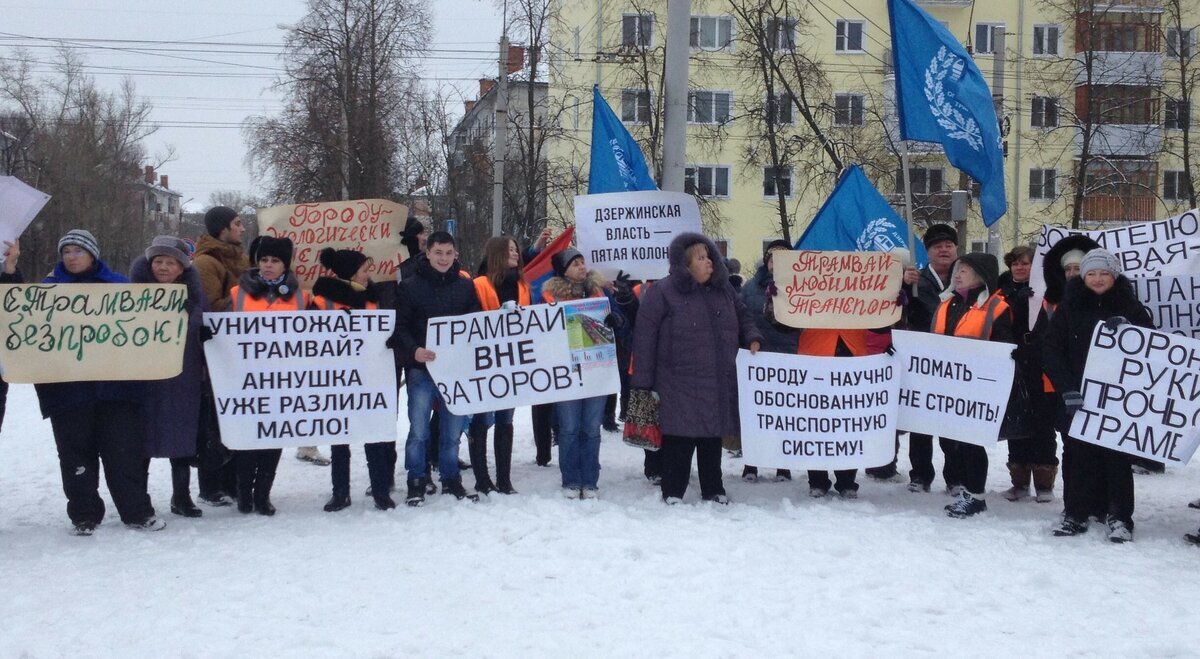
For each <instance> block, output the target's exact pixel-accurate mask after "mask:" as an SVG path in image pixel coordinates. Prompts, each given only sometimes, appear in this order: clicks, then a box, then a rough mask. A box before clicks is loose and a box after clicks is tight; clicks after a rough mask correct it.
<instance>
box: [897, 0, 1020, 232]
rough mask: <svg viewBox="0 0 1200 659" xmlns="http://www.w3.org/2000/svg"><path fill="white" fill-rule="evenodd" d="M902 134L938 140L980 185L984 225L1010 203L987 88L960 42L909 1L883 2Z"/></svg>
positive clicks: (950, 157) (958, 164)
mask: <svg viewBox="0 0 1200 659" xmlns="http://www.w3.org/2000/svg"><path fill="white" fill-rule="evenodd" d="M888 17H889V20H890V21H891V27H892V57H893V58H894V62H895V69H896V112H897V114H898V115H899V118H900V138H901V139H905V140H916V141H919V142H937V143H940V144H941V145H942V148H943V149H944V150H945V152H946V158H947V159H949V160H950V164H952V165H954V166H955V167H957V168H959V169H961V170H962V171H964V172H966V173H967V174H970V175H971V178H973V179H975V180H976V181H978V182H979V186H980V188H981V192H980V195H979V207H980V209H981V210H982V212H983V223H984V224H986V225H988V226H991V225H992V224H993V223H995V221H996V220H998V219H1000V216H1001V215H1004V212H1005V210H1006V208H1007V201H1006V200H1005V197H1004V150H1003V147H1002V146H1001V144H1000V124H999V123H998V122H997V121H996V108H995V106H994V105H993V104H992V92H991V90H990V89H989V88H988V85H987V82H986V81H984V79H983V74H981V73H980V72H979V67H978V66H975V62H974V60H972V59H971V56H970V55H968V54H967V51H966V49H965V48H963V46H962V44H960V43H959V42H958V40H957V39H955V38H954V35H952V34H950V31H949V30H947V29H946V28H945V27H944V26H942V24H941V23H939V22H938V21H937V20H935V19H934V18H933V17H932V16H930V15H929V14H927V13H925V11H924V10H922V9H921V8H920V7H917V6H916V5H915V4H913V2H912V0H888Z"/></svg>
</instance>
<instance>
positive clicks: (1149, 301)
mask: <svg viewBox="0 0 1200 659" xmlns="http://www.w3.org/2000/svg"><path fill="white" fill-rule="evenodd" d="M1129 281H1130V283H1132V284H1133V289H1134V291H1135V292H1136V293H1137V297H1138V299H1139V300H1141V302H1142V304H1144V305H1145V306H1146V309H1147V310H1148V311H1149V312H1150V316H1151V317H1152V318H1153V319H1154V325H1155V327H1157V328H1158V329H1160V330H1162V331H1164V332H1167V333H1169V334H1180V335H1183V336H1186V337H1190V338H1193V339H1195V338H1200V275H1181V276H1178V277H1134V278H1133V279H1130V280H1129Z"/></svg>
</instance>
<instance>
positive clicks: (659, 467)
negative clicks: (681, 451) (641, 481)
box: [642, 448, 663, 478]
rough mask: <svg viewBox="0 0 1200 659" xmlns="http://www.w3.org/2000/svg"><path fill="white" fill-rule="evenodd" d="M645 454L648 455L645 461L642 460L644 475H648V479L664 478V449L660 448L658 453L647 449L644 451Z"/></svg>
mask: <svg viewBox="0 0 1200 659" xmlns="http://www.w3.org/2000/svg"><path fill="white" fill-rule="evenodd" d="M643 452H644V453H645V454H646V457H645V459H644V460H642V473H643V474H645V475H646V478H654V477H658V478H662V475H663V454H662V449H661V448H660V449H659V450H657V451H646V450H645V449H643Z"/></svg>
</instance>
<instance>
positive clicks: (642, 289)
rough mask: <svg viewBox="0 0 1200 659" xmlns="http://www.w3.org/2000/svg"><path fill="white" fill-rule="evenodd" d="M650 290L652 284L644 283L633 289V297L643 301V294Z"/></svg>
mask: <svg viewBox="0 0 1200 659" xmlns="http://www.w3.org/2000/svg"><path fill="white" fill-rule="evenodd" d="M649 288H650V282H648V281H646V282H642V283H640V284H638V285H637V286H634V287H633V296H634V297H636V298H637V299H639V300H640V299H642V293H643V292H645V291H646V290H648V289H649Z"/></svg>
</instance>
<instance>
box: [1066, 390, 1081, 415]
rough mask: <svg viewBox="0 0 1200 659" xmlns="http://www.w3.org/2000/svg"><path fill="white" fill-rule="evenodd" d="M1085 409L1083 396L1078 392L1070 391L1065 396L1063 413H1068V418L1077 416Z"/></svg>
mask: <svg viewBox="0 0 1200 659" xmlns="http://www.w3.org/2000/svg"><path fill="white" fill-rule="evenodd" d="M1082 409H1083V396H1081V395H1079V392H1078V391H1068V392H1066V393H1064V394H1063V412H1066V414H1067V416H1068V417H1073V416H1075V413H1076V412H1078V411H1079V410H1082Z"/></svg>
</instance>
